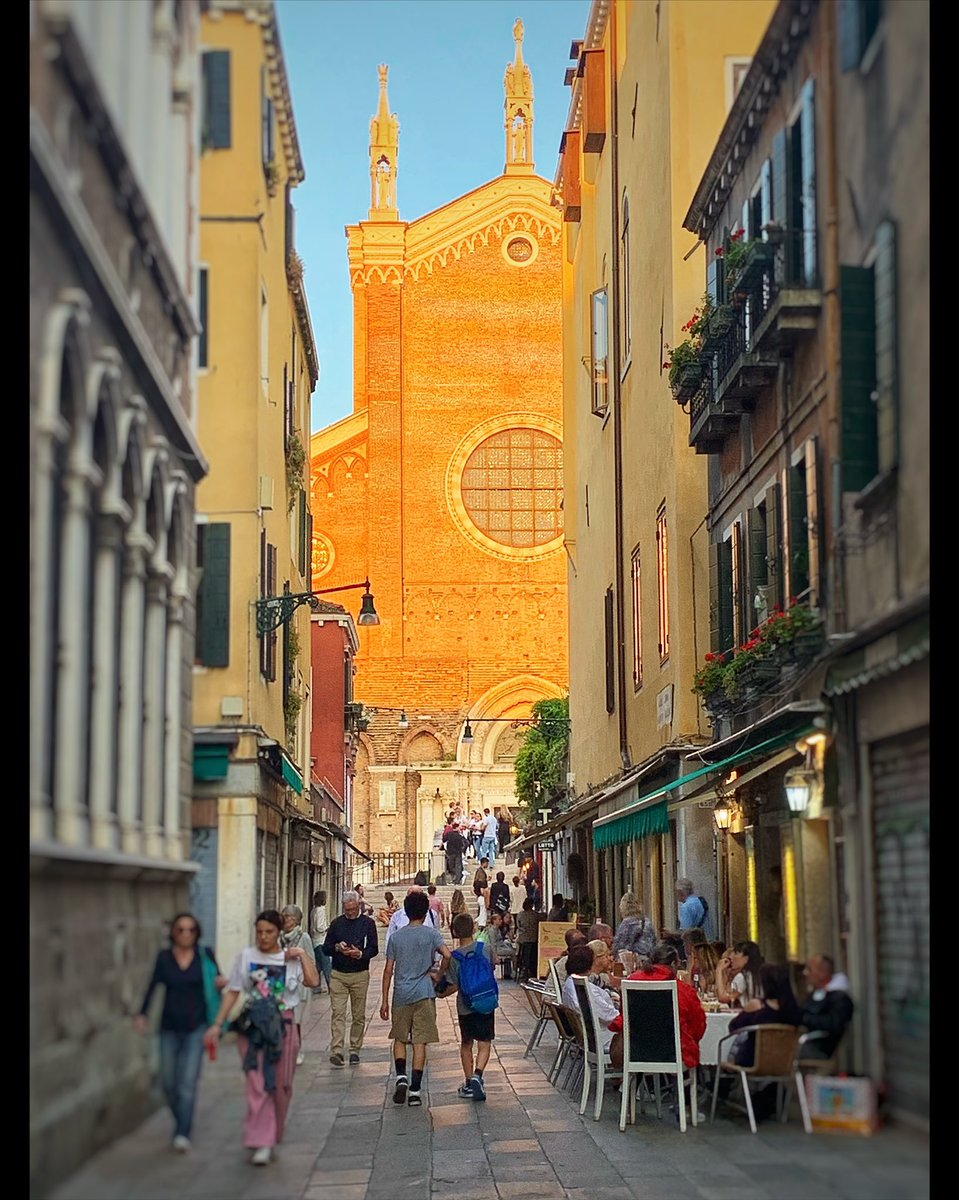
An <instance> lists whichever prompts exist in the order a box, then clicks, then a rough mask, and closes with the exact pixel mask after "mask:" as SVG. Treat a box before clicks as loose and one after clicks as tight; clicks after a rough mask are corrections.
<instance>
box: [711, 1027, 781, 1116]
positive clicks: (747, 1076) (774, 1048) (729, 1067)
mask: <svg viewBox="0 0 959 1200" xmlns="http://www.w3.org/2000/svg"><path fill="white" fill-rule="evenodd" d="M741 1033H751V1034H753V1035H754V1036H755V1039H756V1041H755V1048H754V1055H753V1065H752V1066H751V1067H741V1066H739V1064H738V1063H734V1062H730V1061H728V1060H724V1058H723V1046H724V1045H725V1044H726V1043H727V1042H731V1041H732V1040H733V1038H736V1037H738V1036H739V1034H741ZM800 1033H801V1030H800V1029H799V1027H798V1026H796V1025H744V1026H743V1028H742V1029H738V1030H736V1031H735V1032H734V1033H727V1034H726V1036H725V1037H722V1038H720V1039H719V1052H718V1054H717V1055H716V1057H717V1059H718V1060H719V1061H718V1065H717V1067H716V1078H715V1081H714V1083H713V1103H712V1108H711V1110H710V1116H709V1119H710V1122H712V1121H714V1120H715V1119H716V1100H717V1099H718V1097H719V1081H720V1080H721V1079H722V1077H723V1075H724V1074H732V1075H735V1076H737V1077H738V1079H739V1081H740V1083H741V1084H742V1088H743V1099H744V1100H745V1102H746V1115H747V1116H748V1117H749V1128H750V1129H751V1130H752V1131H753V1133H755V1132H756V1116H755V1113H754V1112H753V1101H752V1096H751V1095H750V1091H749V1083H750V1080H754V1081H756V1082H760V1083H775V1084H777V1085H778V1095H777V1100H776V1110H777V1115H778V1116H779V1118H780V1120H782V1121H785V1119H786V1117H787V1116H788V1112H789V1090H790V1088H791V1087H792V1086H793V1084H794V1082H795V1076H796V1073H797V1068H796V1058H797V1053H796V1052H797V1047H798V1045H799V1037H800ZM801 1106H802V1101H800V1107H801Z"/></svg>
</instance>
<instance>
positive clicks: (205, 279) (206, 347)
mask: <svg viewBox="0 0 959 1200" xmlns="http://www.w3.org/2000/svg"><path fill="white" fill-rule="evenodd" d="M209 286H210V271H209V268H208V267H201V268H200V279H199V289H198V298H197V306H198V309H199V311H198V313H197V317H198V319H199V322H200V338H199V346H198V348H197V366H198V367H206V366H208V365H209V356H210V334H209V325H210V296H209Z"/></svg>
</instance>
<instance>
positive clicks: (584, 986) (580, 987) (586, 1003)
mask: <svg viewBox="0 0 959 1200" xmlns="http://www.w3.org/2000/svg"><path fill="white" fill-rule="evenodd" d="M572 980H573V987H574V988H575V989H576V999H577V1000H578V1001H579V1011H580V1016H581V1017H582V1025H583V1037H584V1039H585V1051H586V1053H585V1057H584V1064H583V1065H584V1070H583V1095H582V1098H581V1099H580V1103H579V1112H580V1116H582V1115H583V1113H584V1112H585V1111H586V1105H587V1103H588V1101H589V1087H590V1083H591V1082H592V1079H593V1073H594V1072H595V1074H596V1103H595V1104H594V1106H593V1120H594V1121H598V1120H599V1118H600V1114H601V1113H602V1111H603V1097H604V1096H605V1094H606V1080H607V1079H622V1077H623V1072H622V1071H615V1070H614V1069H613V1064H612V1062H611V1060H610V1057H609V1052H608V1051H607V1050H605V1049H604V1048H603V1044H604V1042H605V1040H606V1030H605V1029H603V1027H602V1025H600V1023H599V1017H597V1015H596V1010H595V1009H594V1008H593V1005H592V1002H591V1000H590V997H589V982H588V980H587V979H586V978H585V977H584V976H582V975H573V976H572Z"/></svg>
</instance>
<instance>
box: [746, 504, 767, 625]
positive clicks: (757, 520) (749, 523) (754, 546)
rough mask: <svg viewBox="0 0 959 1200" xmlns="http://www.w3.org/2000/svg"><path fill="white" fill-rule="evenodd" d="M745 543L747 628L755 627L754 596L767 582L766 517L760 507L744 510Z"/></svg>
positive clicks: (755, 606) (756, 610) (756, 613)
mask: <svg viewBox="0 0 959 1200" xmlns="http://www.w3.org/2000/svg"><path fill="white" fill-rule="evenodd" d="M746 544H747V551H746V553H747V557H748V567H747V572H746V604H747V610H748V616H747V618H746V620H747V621H748V623H749V628H750V629H755V627H756V625H757V623H758V619H759V618H758V614H759V609H758V608H757V605H756V597H757V595H759V589H760V588H765V587H766V586H767V585H768V583H769V570H768V567H767V565H766V517H765V513H764V512H763V510H762V509H761V508H750V509H749V510H748V511H747V512H746Z"/></svg>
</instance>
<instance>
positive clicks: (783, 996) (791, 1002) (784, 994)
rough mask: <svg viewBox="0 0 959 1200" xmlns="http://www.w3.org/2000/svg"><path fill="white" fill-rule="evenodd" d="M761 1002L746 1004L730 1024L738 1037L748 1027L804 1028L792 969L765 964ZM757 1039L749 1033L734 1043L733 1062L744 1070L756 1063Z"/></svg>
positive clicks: (761, 975)
mask: <svg viewBox="0 0 959 1200" xmlns="http://www.w3.org/2000/svg"><path fill="white" fill-rule="evenodd" d="M759 986H760V989H761V991H762V999H761V1000H760V999H758V998H757V999H754V1000H747V1001H746V1003H745V1004H744V1005H743V1011H742V1012H741V1013H739V1015H738V1016H735V1017H733V1019H732V1020H731V1021H730V1022H729V1032H730V1033H735V1032H736V1030H738V1029H742V1028H743V1027H744V1026H745V1025H770V1024H772V1025H801V1024H802V1011H801V1010H800V1008H799V1005H798V1004H797V1002H796V997H795V994H794V993H793V989H792V984H791V983H790V981H789V968H788V967H786V966H780V965H779V964H778V963H763V965H762V966H761V967H760V968H759ZM755 1040H756V1035H755V1034H754V1033H747V1034H746V1035H745V1037H743V1038H742V1039H739V1038H737V1039H736V1041H735V1042H734V1043H733V1061H734V1062H736V1063H738V1064H739V1065H740V1066H741V1067H751V1066H752V1065H753V1061H754V1059H755V1053H756V1051H755V1046H754V1042H755Z"/></svg>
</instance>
